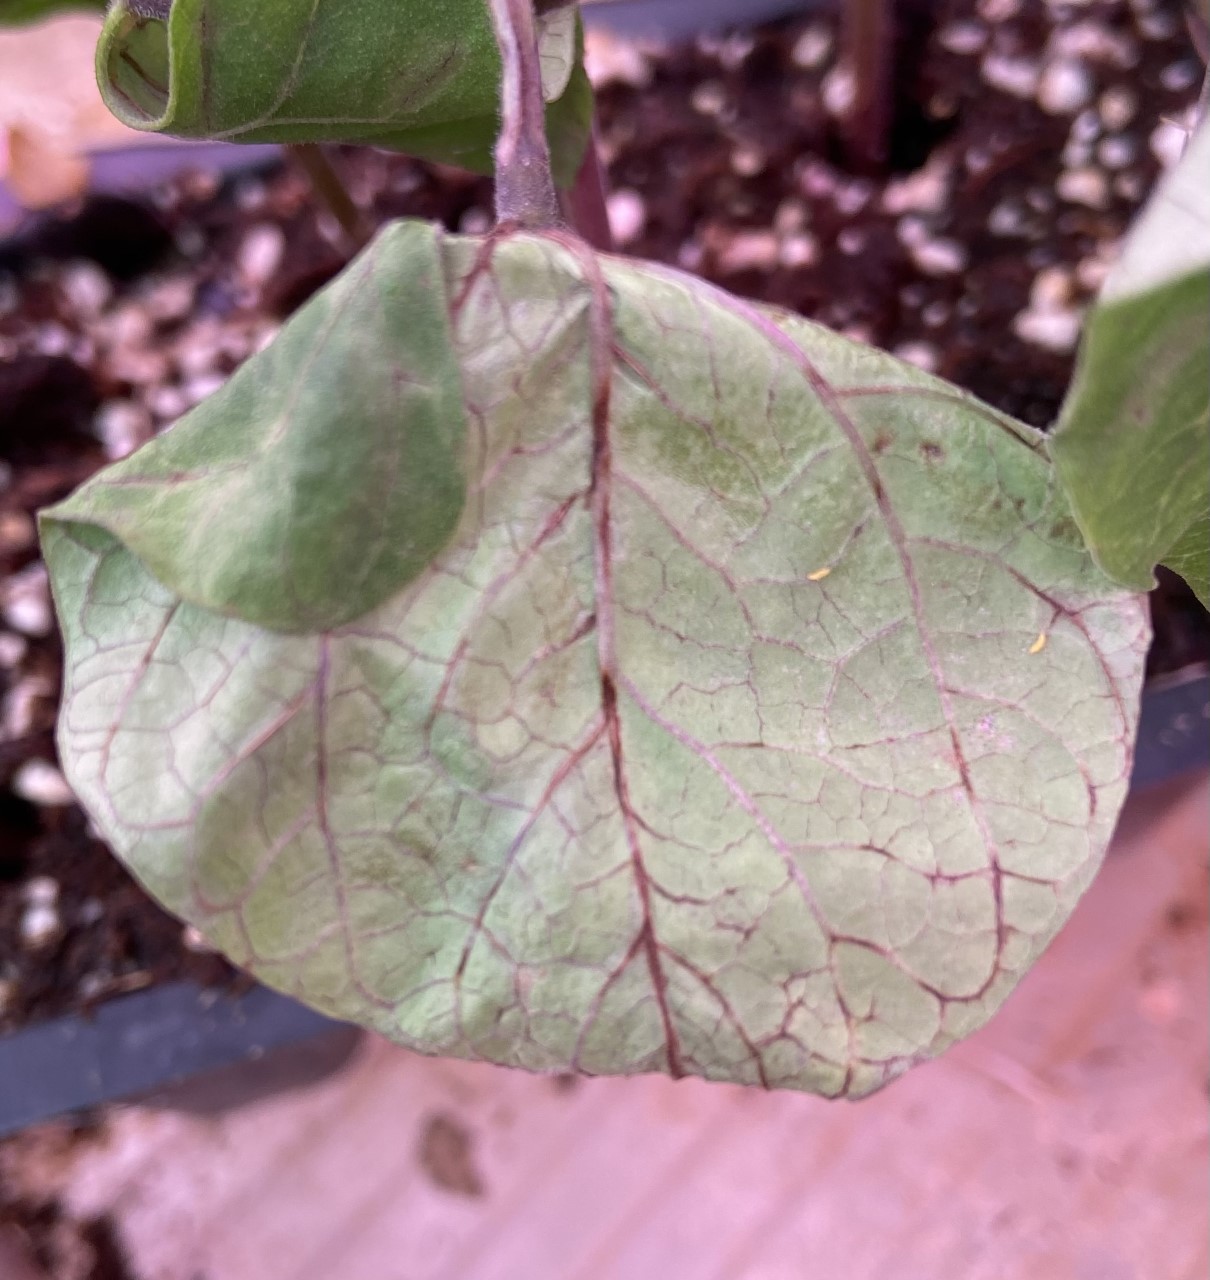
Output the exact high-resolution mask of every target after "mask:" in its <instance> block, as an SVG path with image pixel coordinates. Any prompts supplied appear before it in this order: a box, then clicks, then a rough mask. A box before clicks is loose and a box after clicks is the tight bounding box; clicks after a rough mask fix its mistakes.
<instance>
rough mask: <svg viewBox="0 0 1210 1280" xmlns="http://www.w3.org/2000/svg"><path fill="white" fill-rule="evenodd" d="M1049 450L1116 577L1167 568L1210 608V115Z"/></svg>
mask: <svg viewBox="0 0 1210 1280" xmlns="http://www.w3.org/2000/svg"><path fill="white" fill-rule="evenodd" d="M1051 449H1052V452H1053V455H1054V459H1055V463H1056V465H1057V466H1058V468H1059V474H1060V475H1061V476H1062V479H1063V483H1064V484H1065V485H1066V486H1067V489H1068V492H1069V493H1070V495H1071V501H1072V505H1073V508H1074V510H1075V515H1076V519H1077V520H1078V521H1079V523H1080V527H1081V529H1082V530H1083V531H1084V535H1085V537H1086V538H1087V540H1088V545H1089V546H1090V547H1091V549H1092V553H1093V555H1094V556H1095V557H1096V559H1097V561H1098V563H1099V564H1100V565H1101V567H1102V568H1103V569H1105V571H1106V572H1107V573H1108V574H1109V575H1110V576H1111V577H1112V578H1114V579H1115V580H1116V581H1118V582H1121V583H1123V584H1124V585H1126V586H1130V587H1135V588H1137V589H1139V590H1146V589H1147V588H1148V587H1150V586H1151V585H1152V581H1153V579H1152V570H1153V569H1154V567H1155V565H1156V564H1157V563H1163V564H1167V565H1170V566H1171V567H1172V568H1173V569H1175V570H1176V571H1177V572H1178V573H1180V574H1182V575H1183V576H1184V577H1185V578H1186V580H1187V581H1188V582H1189V584H1190V585H1191V586H1192V587H1193V589H1194V590H1195V591H1196V592H1197V593H1198V595H1199V596H1200V597H1201V599H1202V602H1203V603H1204V604H1206V605H1208V606H1210V124H1204V125H1203V126H1202V127H1201V129H1200V130H1199V131H1198V133H1197V134H1196V135H1195V137H1194V138H1193V140H1192V142H1191V143H1190V145H1189V148H1188V150H1187V152H1186V153H1185V156H1184V158H1183V159H1182V160H1181V162H1180V163H1179V164H1178V165H1177V167H1176V169H1175V170H1174V171H1173V172H1172V173H1171V174H1169V175H1168V176H1167V178H1166V179H1165V180H1164V181H1163V182H1162V183H1161V185H1160V188H1159V190H1158V191H1157V192H1156V194H1155V196H1154V198H1153V199H1152V201H1151V202H1150V204H1149V205H1148V206H1147V208H1146V209H1145V210H1144V212H1143V215H1142V217H1141V218H1140V219H1139V221H1138V223H1137V224H1136V226H1135V227H1134V229H1133V230H1132V231H1131V233H1130V236H1129V238H1128V240H1127V242H1126V245H1125V248H1124V250H1123V253H1122V257H1121V260H1120V261H1119V262H1118V264H1117V266H1116V268H1115V269H1114V271H1113V273H1112V274H1111V275H1110V277H1109V279H1108V281H1107V282H1106V284H1105V289H1104V291H1103V293H1102V296H1101V298H1100V300H1099V301H1098V303H1097V305H1096V306H1095V307H1094V308H1093V311H1092V314H1091V315H1090V317H1089V319H1088V324H1087V327H1086V330H1085V334H1084V344H1083V347H1082V349H1081V352H1080V361H1079V365H1078V367H1077V370H1076V377H1075V380H1074V382H1073V383H1072V387H1071V390H1070V392H1069V393H1068V396H1067V401H1066V403H1065V404H1064V406H1063V411H1062V414H1061V415H1060V419H1059V424H1058V427H1057V428H1056V430H1055V433H1054V436H1053V438H1052V441H1051Z"/></svg>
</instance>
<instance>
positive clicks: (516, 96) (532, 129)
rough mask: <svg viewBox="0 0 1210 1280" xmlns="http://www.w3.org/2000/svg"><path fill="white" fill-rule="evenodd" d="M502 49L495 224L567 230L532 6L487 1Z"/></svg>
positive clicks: (519, 0) (527, 1) (521, 1)
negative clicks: (552, 164) (558, 190)
mask: <svg viewBox="0 0 1210 1280" xmlns="http://www.w3.org/2000/svg"><path fill="white" fill-rule="evenodd" d="M488 7H489V8H490V10H491V16H492V25H493V26H494V28H495V31H496V43H497V45H498V46H499V48H500V61H501V65H502V73H503V74H502V75H501V82H500V134H499V137H498V138H497V140H496V222H497V224H498V225H500V226H512V227H528V228H532V229H534V230H538V229H541V228H543V227H557V226H561V225H562V224H563V218H562V215H561V213H560V210H559V199H558V196H557V195H556V194H555V183H554V178H553V177H552V176H551V168H550V146H549V144H548V143H547V140H546V104H545V102H544V100H543V96H542V68H541V65H540V64H539V62H538V37H537V30H536V27H535V24H534V11H533V5H532V3H531V0H488Z"/></svg>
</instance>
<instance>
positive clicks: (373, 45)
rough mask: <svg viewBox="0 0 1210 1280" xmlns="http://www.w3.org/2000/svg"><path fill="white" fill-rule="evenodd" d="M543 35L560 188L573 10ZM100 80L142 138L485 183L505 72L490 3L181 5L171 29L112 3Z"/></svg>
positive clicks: (580, 78)
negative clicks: (464, 175) (302, 149)
mask: <svg viewBox="0 0 1210 1280" xmlns="http://www.w3.org/2000/svg"><path fill="white" fill-rule="evenodd" d="M540 38H541V49H542V67H543V76H544V89H545V91H546V98H547V102H548V103H549V106H548V111H547V115H548V128H549V130H550V134H551V142H552V152H553V155H552V160H553V165H554V169H555V177H556V180H557V181H559V182H560V184H561V185H563V186H569V185H570V184H571V182H572V180H573V179H574V177H575V173H576V169H577V168H578V166H579V163H580V159H581V157H582V155H583V152H584V147H585V145H586V142H587V138H588V132H589V126H590V120H591V90H590V89H589V88H588V81H587V77H586V76H585V74H584V70H583V67H582V65H581V62H582V59H581V57H580V34H579V27H578V23H577V19H576V14H575V10H574V9H569V8H564V9H559V10H556V11H554V12H552V13H550V14H548V15H547V16H546V17H545V18H544V19H543V20H542V27H541V37H540ZM97 77H98V80H99V83H100V86H101V93H102V96H103V97H104V99H105V101H106V103H107V105H108V106H109V108H110V110H111V111H112V112H113V113H114V114H115V115H116V116H117V117H118V118H119V119H120V120H121V121H123V123H125V124H127V125H129V126H131V128H134V129H143V130H148V131H152V132H162V133H169V134H174V135H176V136H179V137H185V138H215V139H227V140H230V141H234V142H323V141H332V142H355V143H366V144H370V145H373V146H378V147H389V148H392V149H394V150H398V151H406V152H407V153H409V154H410V155H415V156H420V157H423V158H425V159H432V160H439V161H442V162H445V163H448V164H458V165H461V166H462V167H464V168H467V169H473V170H476V171H478V172H482V173H489V172H491V150H492V146H493V144H494V142H495V137H496V130H497V127H498V115H497V113H498V102H499V78H500V62H499V53H498V51H497V48H496V43H495V37H494V35H493V33H492V28H491V21H490V18H489V14H488V10H487V6H486V4H485V3H484V0H449V2H448V3H443V4H433V3H430V0H367V2H366V3H359V4H344V3H333V2H332V0H259V3H257V4H248V3H247V0H173V3H172V7H171V13H170V14H169V17H168V19H167V21H162V20H158V19H155V18H148V17H142V16H140V15H139V14H138V13H136V12H134V9H133V6H132V5H131V3H130V0H118V3H117V4H116V5H115V6H114V8H113V9H111V10H110V13H109V17H108V18H107V20H106V23H105V28H104V31H103V32H102V35H101V40H100V43H99V45H98V47H97ZM586 97H587V99H588V102H589V106H588V109H587V111H586V110H585V99H586Z"/></svg>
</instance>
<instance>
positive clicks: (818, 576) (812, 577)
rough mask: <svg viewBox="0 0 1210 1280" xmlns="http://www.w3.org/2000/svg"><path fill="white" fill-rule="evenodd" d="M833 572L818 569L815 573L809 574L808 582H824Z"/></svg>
mask: <svg viewBox="0 0 1210 1280" xmlns="http://www.w3.org/2000/svg"><path fill="white" fill-rule="evenodd" d="M831 572H832V570H831V569H816V570H815V572H814V573H808V574H807V581H808V582H822V581H823V580H824V579H825V578H826V577H827V576H828V574H829V573H831Z"/></svg>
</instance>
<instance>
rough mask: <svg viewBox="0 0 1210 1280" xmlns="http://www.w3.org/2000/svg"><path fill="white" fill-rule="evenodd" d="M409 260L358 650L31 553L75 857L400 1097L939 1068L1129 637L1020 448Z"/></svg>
mask: <svg viewBox="0 0 1210 1280" xmlns="http://www.w3.org/2000/svg"><path fill="white" fill-rule="evenodd" d="M399 234H400V233H399V232H398V231H393V232H391V233H388V234H387V235H386V236H385V237H383V238H380V240H379V241H377V242H376V244H375V246H374V247H372V249H371V250H370V255H371V258H372V259H373V258H374V256H375V255H377V256H378V258H379V259H381V266H382V269H383V271H384V272H386V270H387V267H388V260H391V261H393V260H394V256H395V254H396V253H398V252H399V249H398V248H397V244H398V243H401V242H399V241H398V240H397V237H398V236H399ZM424 234H428V235H430V236H431V237H432V242H433V245H434V252H435V253H436V254H437V256H438V258H439V259H440V262H441V264H442V276H443V280H444V288H443V289H442V290H441V292H440V295H439V296H440V299H441V302H442V305H443V306H444V307H445V310H446V315H447V317H448V321H447V322H448V325H449V333H450V337H451V342H452V348H453V351H454V353H455V356H456V360H457V364H458V367H459V370H460V375H461V391H462V409H463V413H464V415H465V433H464V437H463V439H464V444H463V448H462V454H461V457H460V458H459V459H458V462H459V471H460V474H461V475H462V477H463V483H464V491H463V492H464V497H463V499H462V501H461V503H460V505H459V507H458V519H457V524H456V527H455V528H454V529H453V530H452V532H451V533H450V534H449V536H448V537H447V539H446V541H445V542H444V543H443V545H442V547H441V548H440V550H439V551H438V552H436V553H435V555H434V558H433V559H432V561H431V563H430V564H429V565H428V566H426V567H425V568H424V569H423V570H422V571H421V572H419V573H417V574H415V575H413V576H410V577H406V579H405V578H404V577H403V576H402V575H401V576H400V579H399V581H398V583H397V586H396V589H395V590H394V591H393V592H392V593H391V594H389V595H388V596H386V597H384V598H383V599H382V600H381V601H380V602H379V603H378V604H376V605H375V606H374V607H373V608H371V609H370V610H369V611H368V612H365V613H363V614H360V615H358V616H356V617H353V618H349V619H347V620H346V621H344V622H342V623H341V624H339V625H336V626H332V627H327V628H325V629H323V630H322V631H316V632H314V633H310V634H304V633H301V632H295V633H293V634H290V633H287V632H286V631H285V630H283V629H280V628H279V629H267V628H265V627H263V626H260V625H258V624H257V623H255V622H254V621H252V620H250V619H249V617H248V616H246V615H241V614H239V613H238V612H236V611H229V612H228V613H221V612H219V611H217V610H214V609H212V608H207V607H203V606H200V605H198V604H196V603H193V602H191V601H190V600H188V599H186V598H184V595H183V593H182V591H181V590H180V587H179V584H178V583H177V582H176V581H175V580H174V579H173V577H172V576H170V575H168V574H166V573H165V574H162V575H161V574H157V573H155V572H153V571H152V569H151V567H150V565H149V563H148V562H147V561H146V560H145V559H143V558H142V553H139V554H135V552H134V551H132V549H131V545H130V543H129V541H127V540H126V539H127V537H128V534H127V531H126V530H123V531H122V533H120V534H119V536H117V537H115V536H114V534H113V533H112V532H111V531H110V529H109V528H108V527H106V526H105V525H104V524H103V523H102V522H100V521H97V520H94V519H91V518H90V517H89V514H88V512H87V510H86V505H87V504H86V503H81V502H80V501H79V499H72V500H71V501H70V503H69V504H68V507H67V509H66V510H65V511H59V512H52V513H51V515H50V516H49V517H47V518H44V522H43V531H44V539H45V543H46V552H47V557H48V563H49V565H50V569H51V575H52V582H53V586H54V591H55V596H56V601H57V605H58V608H59V611H60V616H61V618H62V620H63V624H64V629H65V632H66V636H67V645H68V662H67V672H68V674H67V688H66V690H65V696H64V703H63V712H62V720H61V726H60V744H61V749H62V755H63V758H64V762H65V767H66V768H67V770H68V773H69V776H70V779H71V781H72V784H73V786H75V787H76V789H77V791H78V792H79V794H80V795H81V797H82V798H83V799H84V801H85V803H86V805H87V806H88V808H89V811H90V812H91V813H92V815H93V817H94V819H95V820H96V821H97V823H98V824H99V825H100V827H101V829H102V830H103V831H104V833H105V834H106V836H107V838H108V839H109V840H110V841H111V842H112V844H113V845H114V847H115V848H116V849H117V850H118V851H119V853H120V854H121V855H122V857H123V858H125V859H126V860H127V861H128V862H129V863H130V865H131V866H132V867H133V868H134V869H135V871H136V873H137V874H138V875H139V876H140V877H141V878H142V879H143V880H144V882H145V883H146V884H147V885H148V886H149V887H150V889H151V890H152V892H154V893H155V894H156V895H157V896H158V897H159V898H160V899H161V900H162V901H164V902H165V903H166V904H167V905H168V906H169V907H170V908H171V909H172V910H174V911H176V912H177V913H178V914H180V915H182V916H184V917H186V918H188V919H189V920H191V921H193V922H194V923H195V924H196V925H197V926H198V927H199V928H200V929H201V930H202V931H203V933H204V934H206V936H208V937H209V938H211V939H212V940H213V941H214V942H215V943H216V945H218V946H220V947H221V948H222V949H223V950H224V951H226V952H227V953H228V954H229V955H231V956H232V958H233V959H235V960H236V961H237V962H238V963H240V964H244V965H246V966H248V967H249V968H251V969H252V970H254V971H255V972H256V973H257V974H258V975H259V976H260V977H261V978H263V979H264V980H265V981H267V982H269V983H271V984H272V985H274V986H277V987H279V988H281V989H283V990H286V991H289V992H291V993H293V994H295V995H297V996H298V997H300V998H302V999H304V1000H306V1001H309V1002H310V1003H312V1004H315V1005H316V1006H318V1007H320V1008H322V1009H325V1010H327V1011H329V1012H331V1013H334V1014H336V1015H337V1016H340V1017H344V1018H347V1019H350V1020H353V1021H357V1022H360V1023H363V1024H364V1025H367V1026H371V1027H374V1028H376V1029H377V1030H379V1031H381V1032H383V1033H384V1034H386V1035H388V1036H390V1037H391V1038H393V1039H395V1040H396V1041H398V1042H400V1043H402V1044H405V1045H409V1046H411V1047H413V1048H416V1049H419V1050H421V1051H424V1052H428V1053H439V1054H447V1055H453V1056H461V1057H467V1058H476V1059H484V1060H487V1061H492V1062H499V1063H505V1064H508V1065H512V1066H518V1067H524V1068H528V1069H531V1070H538V1071H567V1070H575V1071H582V1072H587V1073H591V1074H602V1073H620V1074H629V1073H635V1072H643V1071H665V1072H670V1073H672V1074H680V1073H689V1074H696V1075H700V1076H704V1077H706V1078H709V1079H725V1080H734V1081H740V1082H743V1083H748V1084H757V1085H766V1086H769V1087H788V1088H796V1089H804V1090H810V1091H814V1092H817V1093H820V1094H823V1095H825V1096H850V1097H857V1096H861V1095H862V1094H865V1093H868V1092H870V1091H871V1090H873V1089H876V1088H878V1087H879V1086H881V1085H882V1084H884V1083H886V1082H887V1081H888V1080H890V1079H892V1078H894V1077H895V1076H896V1075H898V1074H900V1073H901V1072H902V1071H903V1070H905V1069H906V1068H907V1067H908V1066H910V1065H911V1064H912V1063H914V1062H917V1061H920V1060H922V1059H925V1058H928V1057H930V1056H932V1055H934V1054H936V1053H938V1052H940V1051H941V1050H943V1049H944V1048H945V1047H946V1046H947V1045H948V1044H950V1043H952V1042H953V1041H954V1040H956V1039H958V1038H960V1037H961V1036H963V1035H966V1034H968V1033H969V1032H970V1031H972V1030H974V1029H975V1028H976V1027H978V1026H979V1025H981V1024H982V1023H983V1022H984V1021H986V1019H987V1018H988V1017H989V1016H990V1015H991V1013H992V1012H993V1011H994V1010H995V1008H996V1007H997V1006H998V1005H999V1004H1000V1003H1001V1002H1002V1001H1003V999H1004V998H1005V996H1006V995H1007V994H1008V992H1009V991H1010V990H1011V988H1012V987H1013V986H1014V985H1015V983H1016V982H1017V980H1018V979H1019V978H1020V976H1021V974H1022V973H1023V972H1024V971H1025V970H1026V969H1027V968H1028V966H1029V964H1030V963H1032V961H1033V960H1034V959H1035V958H1036V957H1037V955H1038V954H1039V952H1040V951H1041V949H1042V948H1043V947H1044V946H1045V945H1046V943H1047V942H1048V941H1049V939H1050V938H1051V937H1052V936H1053V935H1054V933H1055V932H1056V931H1057V929H1058V928H1059V927H1060V925H1061V924H1062V922H1063V920H1064V919H1065V918H1066V916H1067V915H1068V913H1069V912H1070V911H1071V909H1072V907H1073V906H1074V903H1075V901H1076V899H1077V898H1078V897H1079V895H1080V893H1081V892H1082V891H1083V889H1084V888H1085V887H1086V886H1087V884H1088V882H1089V880H1090V878H1091V876H1092V875H1093V873H1094V871H1095V869H1096V867H1097V865H1098V863H1099V860H1100V858H1101V856H1102V854H1103V852H1104V849H1105V846H1106V844H1107V842H1108V839H1109V836H1110V833H1111V831H1112V828H1113V825H1114V822H1115V819H1116V815H1117V812H1118V809H1119V806H1120V803H1121V800H1122V797H1123V795H1124V792H1125V787H1126V781H1127V778H1128V774H1129V764H1130V743H1131V742H1132V741H1133V735H1134V728H1135V719H1136V710H1137V707H1136V704H1137V695H1138V689H1139V684H1140V680H1141V673H1142V656H1143V651H1144V647H1145V643H1146V639H1147V627H1146V619H1145V614H1144V610H1143V606H1142V602H1141V601H1140V600H1139V599H1138V598H1137V597H1136V596H1135V595H1133V594H1131V593H1129V592H1126V591H1123V590H1121V589H1119V588H1116V587H1114V586H1113V585H1112V584H1111V583H1109V582H1108V581H1107V580H1106V579H1105V578H1104V576H1103V575H1102V573H1101V572H1100V571H1099V570H1098V569H1097V568H1096V567H1095V565H1093V563H1092V562H1091V560H1090V558H1089V556H1088V554H1087V551H1086V549H1085V548H1084V545H1083V543H1082V540H1081V538H1080V536H1079V533H1078V530H1077V529H1076V528H1075V526H1074V524H1073V522H1072V520H1071V518H1070V515H1069V512H1068V509H1067V507H1066V500H1065V497H1064V495H1063V493H1062V490H1061V488H1060V486H1059V485H1058V484H1057V481H1056V478H1055V476H1054V472H1053V468H1052V466H1051V464H1050V462H1049V459H1048V458H1047V457H1046V455H1045V452H1044V450H1043V449H1042V448H1041V446H1040V437H1037V436H1036V435H1035V434H1034V433H1032V432H1030V431H1029V430H1028V429H1027V428H1024V427H1021V426H1019V425H1018V424H1014V423H1012V422H1009V421H1007V420H1005V419H1002V418H1000V417H998V416H997V415H995V414H994V413H992V411H990V410H988V409H986V408H985V407H983V406H981V405H979V404H978V403H977V402H975V401H973V400H971V399H969V398H967V397H965V396H962V395H961V394H959V393H958V392H956V391H954V390H953V389H952V388H949V387H947V386H946V385H945V384H942V383H939V382H937V381H936V380H934V379H931V378H929V377H927V376H926V375H924V374H922V373H920V372H919V371H917V370H914V369H911V368H909V367H908V366H905V365H902V364H900V363H899V362H897V361H895V360H893V359H892V358H890V357H888V356H885V355H882V354H880V353H877V352H875V351H872V350H869V349H866V348H863V347H860V346H857V345H854V344H852V343H850V342H847V341H846V340H844V339H841V338H839V337H837V336H836V335H833V334H830V333H828V332H827V331H825V330H822V329H819V328H817V327H815V326H813V325H810V324H808V323H807V322H805V321H801V320H797V319H795V318H793V317H789V316H785V315H782V314H780V313H775V312H771V311H767V310H764V309H759V308H756V307H753V306H751V305H750V304H746V303H742V302H740V301H738V300H736V299H734V298H730V297H728V296H727V295H725V294H722V293H720V292H718V291H716V290H713V289H711V288H709V287H708V286H706V285H704V284H702V283H701V282H698V281H693V280H691V279H689V278H687V277H684V276H681V275H679V274H677V273H675V272H672V271H666V270H662V269H659V268H655V267H650V266H644V265H641V264H634V263H627V262H624V261H622V260H618V259H612V258H607V257H601V258H597V257H594V256H593V255H592V254H591V253H590V251H589V250H588V249H586V248H585V247H583V246H581V245H578V244H577V243H576V242H574V241H571V240H566V239H563V238H560V237H558V236H551V237H531V236H525V237H521V236H518V237H505V238H500V239H497V240H477V239H466V238H442V237H440V235H439V234H438V233H436V232H433V231H431V230H429V231H425V232H424ZM430 284H431V279H430V280H429V281H428V282H426V283H425V285H424V289H423V292H424V294H425V296H424V297H423V298H418V299H417V306H418V307H419V308H421V309H422V310H423V309H424V308H426V307H427V306H428V305H429V301H430V296H431V291H430ZM310 305H311V306H313V307H314V306H319V307H322V306H323V305H324V300H323V299H322V298H320V299H318V300H317V301H316V302H315V303H312V304H310ZM304 316H305V312H304ZM302 322H303V317H301V316H300V318H299V319H296V320H295V321H292V322H291V324H292V325H293V324H299V323H302ZM289 332H290V326H287V330H286V331H285V332H284V333H283V339H285V338H286V337H288V335H289ZM267 354H268V353H262V355H261V356H258V357H254V361H253V363H255V362H256V361H262V362H263V361H264V360H265V356H266V355H267ZM384 358H386V356H385V355H384ZM346 429H347V431H348V432H349V433H355V432H356V430H357V428H356V420H355V418H354V417H353V416H352V415H350V419H349V423H348V424H347V428H346ZM401 429H402V430H406V429H407V424H406V422H404V423H403V424H402V425H401ZM171 434H172V433H169V435H168V436H166V437H163V438H162V439H161V440H159V441H156V442H154V443H153V444H152V445H150V446H148V447H147V448H146V449H145V450H144V451H142V453H141V454H139V455H135V457H136V458H140V457H142V455H143V454H147V455H152V456H153V457H154V455H155V454H156V453H158V452H161V451H163V450H164V449H165V448H166V447H167V446H168V442H169V441H170V440H171ZM140 465H142V466H144V467H148V466H150V465H151V464H150V463H148V462H146V461H144V462H141V463H140ZM87 494H88V491H87V490H86V491H85V495H84V496H85V497H87ZM165 500H167V499H165ZM73 503H74V504H77V505H75V506H74V507H73V506H72V504H73ZM357 514H359V512H358V508H357V507H356V505H355V504H354V503H352V502H351V503H350V509H347V510H345V511H344V512H342V513H335V512H334V513H333V514H332V517H331V518H332V521H333V522H334V528H335V527H336V524H337V523H338V522H339V521H340V520H347V519H350V518H354V517H355V516H356V515H357ZM131 527H133V525H132V526H131ZM215 536H216V537H218V536H220V535H219V534H218V533H217V532H216V534H215ZM175 572H176V571H175V570H174V573H175ZM233 615H234V616H233Z"/></svg>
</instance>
